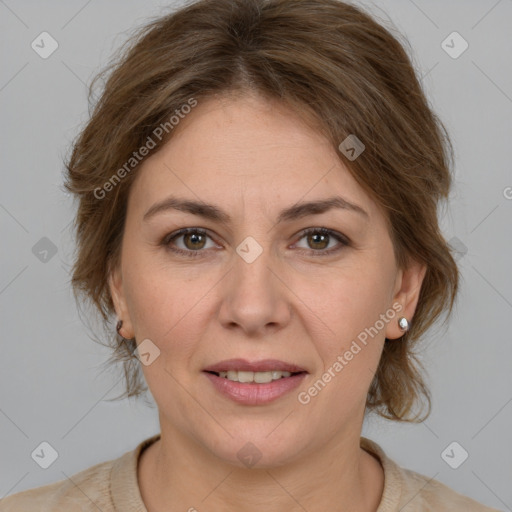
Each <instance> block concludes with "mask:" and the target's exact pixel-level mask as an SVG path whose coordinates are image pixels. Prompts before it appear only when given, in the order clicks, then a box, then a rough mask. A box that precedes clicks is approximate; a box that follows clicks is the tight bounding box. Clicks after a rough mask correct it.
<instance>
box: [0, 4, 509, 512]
mask: <svg viewBox="0 0 512 512" xmlns="http://www.w3.org/2000/svg"><path fill="white" fill-rule="evenodd" d="M166 5H169V2H161V3H159V2H156V1H149V2H148V1H146V2H142V1H134V0H131V1H126V0H123V1H121V0H116V1H109V2H99V1H89V2H86V1H83V0H81V1H77V0H75V1H67V2H56V1H52V2H35V1H28V0H26V1H23V2H14V1H13V0H6V1H0V37H1V40H2V44H1V50H0V51H1V70H2V71H1V75H0V76H1V78H0V109H1V122H2V137H1V142H0V144H1V151H0V154H1V158H2V165H1V172H2V177H1V183H2V188H1V193H0V225H1V237H2V241H1V248H2V260H1V269H0V314H1V326H2V344H1V348H2V350H1V355H2V357H1V358H0V454H1V455H0V497H1V496H5V495H8V494H11V493H14V492H18V491H22V490H24V489H28V488H31V487H35V486H39V485H43V484H47V483H50V482H54V481H57V480H61V479H64V478H66V477H69V476H71V475H72V474H73V473H75V472H77V471H79V470H82V469H84V468H86V467H89V466H91V465H93V464H96V463H98V462H102V461H104V460H108V459H112V458H115V457H118V456H120V455H121V454H122V453H124V452H126V451H128V450H131V449H133V448H134V447H135V445H136V444H137V443H139V442H140V441H141V440H142V439H144V438H146V437H149V436H150V435H152V434H154V433H156V432H158V431H159V426H158V419H157V410H156V408H155V407H149V406H148V405H146V404H144V401H143V400H140V401H139V402H135V401H131V402H130V401H127V400H125V401H121V402H117V403H116V402H106V401H105V399H108V398H112V397H114V396H116V395H117V394H119V393H120V392H121V390H122V388H121V384H122V382H119V377H120V374H117V375H116V374H112V373H108V372H104V373H100V369H99V365H100V364H101V363H102V362H103V361H104V360H105V359H106V358H107V356H108V353H107V352H106V350H105V349H103V348H102V347H101V346H99V345H97V344H95V343H93V342H92V341H90V340H89V338H88V336H87V334H86V332H87V330H86V329H85V328H84V326H83V324H82V323H81V321H80V318H79V316H78V312H77V308H76V306H75V303H74V301H73V296H72V293H71V290H70V286H69V277H70V276H69V274H68V270H69V265H70V263H71V261H72V252H73V244H72V238H71V233H70V230H69V222H70V220H71V218H72V215H73V205H72V201H71V199H70V198H69V197H67V196H66V195H65V194H64V193H63V192H62V191H61V183H62V177H61V173H62V164H61V162H62V158H63V157H64V156H65V155H66V154H67V152H68V147H69V144H70V142H71V140H72V139H73V137H74V136H75V135H76V134H77V133H78V130H79V129H80V127H81V125H82V123H83V122H85V120H86V119H87V102H86V87H85V84H88V83H89V82H90V80H91V78H92V76H93V75H94V74H95V73H96V72H97V71H98V70H99V69H100V68H101V67H102V66H103V65H104V64H105V63H106V61H107V59H108V57H109V56H110V55H111V53H112V51H113V50H114V49H116V48H118V47H119V45H120V44H121V43H122V42H123V41H124V40H125V39H126V37H128V35H129V30H131V29H133V28H135V27H136V26H138V25H140V24H142V23H144V21H145V20H147V19H148V17H150V16H154V15H157V14H159V13H161V12H162V11H161V9H162V8H163V7H164V6H166ZM362 5H363V6H366V7H367V8H368V9H369V10H371V12H372V13H373V14H374V15H375V16H376V17H377V18H378V19H379V20H381V21H382V22H384V23H385V24H386V26H388V27H391V28H392V27H393V26H394V27H395V28H396V29H397V30H399V31H400V32H401V33H403V34H404V35H405V36H406V37H407V38H408V40H409V41H410V43H411V46H412V48H413V50H412V51H413V58H414V62H415V64H416V66H417V69H418V72H419V73H420V75H421V76H422V81H423V84H424V87H425V89H426V92H427V94H428V96H429V99H430V101H431V104H432V106H433V107H434V109H435V110H436V112H437V113H438V114H439V116H440V117H441V119H442V120H443V121H444V122H445V124H446V126H447V128H448V130H449V131H450V133H451V136H452V139H453V142H454V145H455V150H456V158H457V163H456V184H455V188H454V191H453V194H452V198H451V202H450V207H449V208H448V209H447V211H446V212H445V213H444V214H443V218H442V225H443V231H444V233H445V236H446V237H447V239H449V240H452V239H453V243H454V245H457V247H459V248H460V250H461V253H460V255H459V264H460V268H461V271H462V274H463V282H462V289H461V293H460V296H459V301H458V304H457V308H456V311H455V314H454V316H453V318H452V321H451V322H450V323H449V325H448V326H447V328H446V329H444V330H437V331H433V332H431V333H430V336H429V337H428V342H427V343H425V347H426V349H425V352H424V356H423V362H424V364H425V366H426V367H427V369H428V372H429V379H428V382H429V384H430V386H431V389H432V394H433V412H432V414H431V416H430V417H429V418H428V419H427V421H426V422H425V423H423V424H420V425H400V424H397V423H391V422H386V421H384V420H378V419H376V418H375V417H370V418H368V420H367V422H366V423H365V426H364V429H363V435H365V436H367V437H370V438H371V439H374V440H375V441H377V442H378V443H379V444H381V446H382V447H383V448H384V449H385V451H386V452H387V453H388V455H389V456H391V458H393V459H394V460H396V461H397V462H398V463H399V464H401V465H403V466H405V467H407V468H409V469H412V470H415V471H418V472H420V473H422V474H424V475H427V476H428V477H433V478H436V479H437V480H440V481H441V482H444V483H445V484H447V485H448V486H450V487H452V488H453V489H455V490H457V491H458V492H460V493H462V494H466V495H469V496H471V497H473V498H475V499H477V500H479V501H481V502H483V503H485V504H487V505H489V506H493V507H496V508H499V509H501V510H511V509H512V488H511V486H510V483H511V480H512V443H511V441H510V432H511V424H512V421H511V420H512V403H511V402H512V377H511V375H512V372H511V371H510V361H512V343H511V341H512V340H511V334H510V325H509V324H510V318H511V313H512V277H511V272H510V261H511V257H510V256H511V252H512V251H511V234H512V231H511V229H510V220H511V214H512V199H511V198H512V188H510V187H512V171H511V164H510V134H511V128H512V123H511V121H512V71H511V64H510V55H512V37H511V35H510V22H511V21H512V1H511V0H500V1H495V0H480V1H475V0H473V1H462V0H459V1H451V2H449V3H448V2H445V1H441V0H436V1H429V2H427V1H426V0H415V1H412V0H379V1H376V2H366V1H365V2H363V3H362ZM43 31H48V32H49V33H50V34H51V35H52V36H53V37H54V38H55V39H56V40H57V41H58V43H59V48H58V49H57V51H56V52H55V53H54V54H53V55H51V56H50V57H49V58H48V59H46V60H44V59H42V58H40V57H39V56H38V55H37V54H36V53H35V52H34V51H33V50H32V48H31V42H32V41H33V40H34V39H35V38H36V37H37V36H38V35H39V34H40V33H41V32H43ZM453 31H457V32H459V33H460V34H461V35H462V36H463V37H464V39H466V40H467V42H468V43H469V48H468V50H467V51H465V52H464V53H463V54H462V55H461V56H460V57H458V58H457V59H453V58H451V57H450V56H449V55H448V54H447V53H446V52H445V51H444V50H443V48H442V47H441V43H442V41H443V40H444V39H445V38H446V37H447V36H448V35H449V34H450V33H451V32H453ZM42 237H47V238H48V239H50V240H51V241H52V242H53V244H55V246H56V248H57V253H56V254H55V255H53V256H52V257H50V256H51V253H49V255H48V261H46V262H43V261H40V259H38V258H37V257H36V256H35V255H34V253H33V247H34V246H35V244H36V243H38V241H39V240H40V239H41V238H42ZM454 237H455V238H456V239H457V240H455V239H454ZM36 247H37V246H36ZM148 396H149V399H150V400H151V397H150V395H148ZM507 432H508V434H507ZM41 441H47V442H49V443H50V444H51V445H52V446H53V447H55V449H56V450H57V451H58V453H59V458H58V459H57V460H56V462H55V463H54V464H53V465H51V466H50V467H49V468H48V469H46V470H45V469H41V468H40V467H39V466H38V465H36V463H35V462H34V461H33V460H32V458H31V456H30V454H31V453H32V451H33V450H34V449H35V448H36V447H37V446H38V445H39V444H40V442H41ZM452 441H457V442H458V443H459V444H460V445H461V446H463V447H464V449H465V450H467V452H468V453H469V458H468V459H467V460H466V461H465V462H464V463H463V464H462V465H461V466H460V467H459V468H458V469H452V468H451V467H449V466H448V465H447V464H446V463H445V462H444V460H443V459H442V458H441V453H442V452H443V450H444V449H445V448H446V447H447V446H448V445H449V444H450V443H451V442H452Z"/></svg>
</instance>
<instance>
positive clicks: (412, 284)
mask: <svg viewBox="0 0 512 512" xmlns="http://www.w3.org/2000/svg"><path fill="white" fill-rule="evenodd" d="M426 272H427V266H426V265H425V264H424V263H420V262H417V261H415V260H410V261H409V263H408V266H407V268H406V269H399V270H398V273H397V276H396V280H395V292H394V297H393V302H392V305H394V306H395V308H396V304H400V306H402V309H400V310H399V311H397V315H396V317H395V318H394V319H393V321H391V322H390V323H389V324H388V325H387V328H386V338H388V339H391V340H393V339H396V338H400V337H401V336H403V334H404V331H402V330H401V329H400V327H399V326H398V319H399V318H400V317H402V316H404V317H405V318H407V320H408V321H409V323H412V322H413V321H414V320H413V316H414V312H415V311H416V306H417V304H418V299H419V296H420V291H421V285H422V284H423V279H424V277H425V274H426Z"/></svg>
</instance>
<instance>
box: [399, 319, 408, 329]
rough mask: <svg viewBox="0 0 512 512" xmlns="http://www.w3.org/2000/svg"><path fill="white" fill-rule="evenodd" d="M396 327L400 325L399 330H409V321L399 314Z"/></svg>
mask: <svg viewBox="0 0 512 512" xmlns="http://www.w3.org/2000/svg"><path fill="white" fill-rule="evenodd" d="M398 327H400V330H401V331H408V330H409V322H408V320H407V318H405V316H401V317H400V318H399V319H398Z"/></svg>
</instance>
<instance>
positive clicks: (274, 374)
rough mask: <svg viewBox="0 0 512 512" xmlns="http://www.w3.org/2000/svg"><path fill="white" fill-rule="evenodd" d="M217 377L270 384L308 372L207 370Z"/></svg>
mask: <svg viewBox="0 0 512 512" xmlns="http://www.w3.org/2000/svg"><path fill="white" fill-rule="evenodd" d="M206 373H210V374H212V375H216V376H217V377H220V378H223V379H227V380H230V381H232V382H245V383H249V382H251V383H256V384H268V383H269V382H273V381H275V380H280V379H286V378H288V377H291V376H294V375H300V374H303V373H304V374H305V373H307V372H306V371H305V370H304V371H300V372H287V371H281V370H270V371H265V372H251V371H243V370H229V371H223V372H214V371H206Z"/></svg>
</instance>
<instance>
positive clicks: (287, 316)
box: [110, 96, 424, 466]
mask: <svg viewBox="0 0 512 512" xmlns="http://www.w3.org/2000/svg"><path fill="white" fill-rule="evenodd" d="M175 131H176V133H175V135H174V137H173V138H172V139H171V140H170V142H169V143H168V144H167V145H166V146H165V147H164V148H163V149H162V150H161V151H159V152H158V153H155V154H154V155H149V156H148V157H147V159H146V160H145V161H144V162H143V164H142V167H141V168H139V170H138V171H137V172H138V176H137V179H136V180H135V182H134V184H133V186H132V189H131V191H130V197H129V202H128V211H127V218H126V224H125V231H124V238H123V242H122V252H121V263H120V265H119V267H118V268H117V269H116V270H115V272H114V274H113V275H112V279H111V281H110V286H111V291H112V294H113V297H114V303H115V306H116V312H117V314H118V316H119V318H121V319H122V320H123V329H122V331H121V332H122V334H123V335H124V336H125V337H132V336H135V337H136V339H137V343H139V344H140V343H141V342H142V343H143V345H142V346H140V347H139V351H140V352H141V354H142V355H141V359H142V363H143V364H142V369H143V371H144V375H145V378H146V381H147V384H148V386H149V389H150V391H151V393H152V395H153V397H154V399H155V401H156V403H157V405H158V408H159V413H160V422H161V429H162V435H164V432H169V435H173V436H180V437H181V439H182V440H184V442H188V443H190V446H194V449H196V450H204V453H209V454H210V455H212V454H213V455H215V456H217V457H220V458H221V459H223V460H225V461H226V462H229V463H232V464H236V465H239V466H240V465H242V464H244V463H245V462H244V461H245V460H247V459H244V456H245V455H247V454H249V457H250V456H251V455H253V457H254V458H253V460H255V461H256V459H259V461H257V462H258V464H259V465H262V466H265V465H269V466H271V465H276V464H284V463H286V462H291V461H292V460H294V459H295V458H297V457H301V456H305V455H307V454H312V453H317V452H318V451H319V450H322V449H324V448H325V447H327V446H329V444H330V443H335V442H336V440H339V438H346V437H347V436H351V437H350V438H351V439H359V435H360V432H361V426H362V420H363V414H364V409H365V402H366V395H367V391H368V388H369V386H370V383H371V381H372V378H373V376H374V373H375V371H376V368H377V365H378V362H379V358H380V355H381V351H382V348H383V344H384V341H385V337H388V338H390V339H393V338H398V337H400V336H401V334H402V332H401V331H400V330H399V328H398V325H397V320H398V318H399V316H405V317H407V318H408V319H409V320H411V318H412V315H413V313H414V308H415V306H416V301H417V297H418V293H419V288H420V286H421V280H422V278H423V271H424V269H421V268H420V267H419V266H415V267H411V268H410V269H409V270H407V271H406V272H402V271H401V270H399V269H397V267H396V263H395V259H394V254H393V246H392V243H391V239H390V235H389V233H388V231H387V228H386V223H385V218H384V216H383V214H382V212H381V211H380V210H379V208H378V207H377V205H376V204H375V203H374V201H373V200H372V199H371V198H370V197H369V196H368V195H367V194H366V193H365V192H364V191H363V189H362V188H361V187H360V186H359V185H358V184H357V182H356V181H355V180H354V179H353V178H352V176H351V175H350V174H349V172H348V171H347V170H346V168H345V167H344V165H343V163H342V158H343V157H340V156H339V155H338V154H337V153H336V151H335V150H334V149H333V148H332V147H331V146H330V145H329V143H328V142H327V141H326V140H325V139H324V138H323V137H322V136H321V135H320V134H319V133H318V132H317V131H315V130H313V129H312V128H309V127H308V126H306V125H305V124H303V123H302V122H301V121H300V120H299V118H298V117H296V116H295V115H294V114H293V113H292V112H291V111H289V110H286V109H284V107H282V106H280V105H278V104H274V103H269V102H268V100H263V99H261V98H259V97H255V96H254V97H253V96H251V97H249V96H245V97H243V98H238V99H237V98H234V97H227V96H226V97H224V98H223V99H222V100H219V99H210V100H208V101H204V102H200V103H199V104H198V105H197V106H196V107H195V108H194V109H193V110H192V112H191V113H190V114H188V116H187V117H185V119H183V120H181V121H180V124H179V125H178V127H176V128H175ZM340 142H341V141H340ZM363 142H364V141H363ZM171 196H172V198H173V199H174V201H175V203H174V205H175V207H171V206H169V205H170V204H171V202H169V203H168V207H167V208H164V207H161V208H158V209H157V210H156V209H155V205H158V204H164V203H162V202H165V201H169V200H170V199H171ZM328 200H332V205H331V207H330V208H327V207H322V206H321V205H320V206H314V203H322V202H325V201H328ZM178 202H179V203H181V204H183V202H187V203H188V206H192V203H201V204H202V205H203V206H204V205H205V204H207V205H209V206H207V207H204V208H202V209H201V208H200V207H199V206H200V205H199V206H194V207H193V208H187V207H183V206H180V204H179V203H178ZM349 204H351V205H353V206H349ZM306 205H307V206H306ZM343 205H345V207H341V206H343ZM148 212H149V213H148ZM151 212H152V213H151ZM286 212H288V213H286ZM183 228H187V229H189V230H191V232H190V233H188V234H181V235H178V236H176V237H173V235H174V234H176V232H177V231H178V230H180V229H183ZM195 229H199V230H201V231H200V232H199V233H197V232H194V230H195ZM320 229H326V230H329V231H327V232H322V231H319V230H320ZM305 230H311V231H310V233H309V234H308V233H304V231H305ZM398 310H400V311H399V312H398ZM388 343H401V341H398V340H397V341H388ZM232 359H243V360H246V361H248V362H249V363H255V364H256V367H255V368H256V369H258V368H259V369H261V370H266V373H263V374H260V373H258V374H257V376H256V378H257V379H258V380H263V381H264V380H268V379H269V378H272V377H274V378H276V377H281V378H280V379H277V380H273V381H272V382H271V383H254V382H252V383H245V382H238V383H237V382H233V381H232V380H230V379H228V380H226V379H225V378H224V377H222V376H216V375H214V374H212V373H208V372H206V371H205V369H206V368H209V367H212V366H214V365H217V364H218V363H222V362H223V361H226V360H232ZM262 360H277V361H280V362H281V364H282V365H284V366H279V364H278V363H276V362H274V363H270V366H266V367H265V366H258V363H260V362H261V361H262ZM287 365H294V366H295V368H293V369H295V370H298V369H302V370H304V372H303V373H301V374H298V376H293V375H291V376H290V377H286V374H284V375H285V376H284V377H282V375H283V374H279V373H277V374H276V373H274V374H273V375H272V373H270V374H269V373H268V372H269V371H270V372H271V371H272V368H271V367H272V366H274V367H275V368H274V369H275V370H280V369H283V368H286V367H287ZM237 366H238V367H241V366H242V363H241V362H238V363H237V362H235V363H234V366H232V367H231V369H232V371H233V372H235V370H236V368H237ZM224 367H225V369H226V370H227V369H229V368H230V367H229V366H228V365H227V364H225V363H222V364H221V368H217V370H219V371H221V370H222V368H224ZM241 369H242V370H243V369H244V368H241ZM248 369H249V367H246V368H245V370H248ZM269 375H270V377H269ZM229 376H230V378H231V379H232V378H238V379H240V380H246V379H251V375H250V374H246V373H242V374H237V373H230V374H229ZM253 378H254V377H253ZM222 390H224V391H222ZM171 432H172V434H171ZM248 442H250V443H252V445H248V444H247V443H248ZM253 445H254V446H253Z"/></svg>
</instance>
